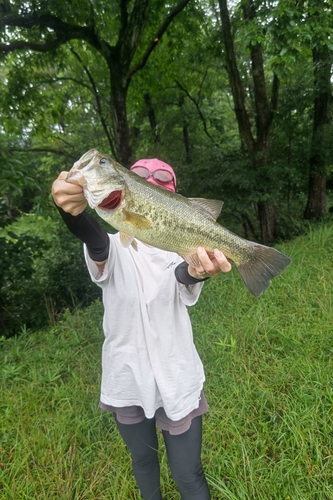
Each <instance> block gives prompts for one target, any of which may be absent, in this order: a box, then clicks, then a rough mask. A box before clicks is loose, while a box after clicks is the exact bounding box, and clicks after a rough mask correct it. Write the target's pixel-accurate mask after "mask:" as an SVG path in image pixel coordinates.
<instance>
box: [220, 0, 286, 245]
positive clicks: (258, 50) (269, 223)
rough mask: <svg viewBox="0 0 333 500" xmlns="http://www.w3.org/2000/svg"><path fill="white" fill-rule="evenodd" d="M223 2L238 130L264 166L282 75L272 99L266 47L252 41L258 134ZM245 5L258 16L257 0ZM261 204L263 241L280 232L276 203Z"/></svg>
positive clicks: (247, 13)
mask: <svg viewBox="0 0 333 500" xmlns="http://www.w3.org/2000/svg"><path fill="white" fill-rule="evenodd" d="M219 5H220V15H221V22H222V36H223V42H224V48H225V58H226V67H227V71H228V77H229V83H230V87H231V91H232V95H233V100H234V106H235V114H236V119H237V123H238V130H239V133H240V136H241V138H242V141H243V142H244V144H245V146H246V149H247V151H248V154H249V157H250V159H251V162H252V168H253V170H260V169H261V168H262V167H264V166H265V165H266V164H267V158H268V153H269V134H270V127H271V124H272V120H273V117H274V113H275V110H276V106H277V98H278V91H279V79H278V77H277V76H276V75H274V78H273V84H272V95H271V100H270V102H269V100H268V97H267V87H266V82H265V72H264V63H263V54H262V47H261V44H260V43H251V45H250V54H251V69H252V81H253V88H254V107H255V132H256V136H255V137H254V136H253V133H252V129H251V122H250V119H249V114H248V111H247V109H246V105H245V91H244V87H243V83H242V80H241V77H240V74H239V71H238V67H237V60H236V54H235V49H234V41H233V37H232V32H231V24H230V18H229V12H228V6H227V0H219ZM242 5H243V11H244V17H245V19H247V20H248V21H250V22H251V21H254V19H255V17H256V11H255V5H254V2H253V0H245V1H244V2H243V4H242ZM269 186H270V179H269V178H267V182H266V183H265V185H262V186H261V190H262V198H263V199H265V198H266V197H267V187H269ZM259 190H260V186H259ZM257 207H258V213H257V215H258V218H259V223H260V229H261V241H262V242H263V243H269V242H272V241H274V239H275V236H276V234H275V233H276V229H275V228H276V215H275V207H274V205H273V203H272V202H271V201H270V200H268V201H261V200H260V199H259V200H258V203H257Z"/></svg>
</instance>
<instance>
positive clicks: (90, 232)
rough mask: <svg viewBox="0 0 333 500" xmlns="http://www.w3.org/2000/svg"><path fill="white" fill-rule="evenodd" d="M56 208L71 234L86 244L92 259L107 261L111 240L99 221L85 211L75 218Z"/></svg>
mask: <svg viewBox="0 0 333 500" xmlns="http://www.w3.org/2000/svg"><path fill="white" fill-rule="evenodd" d="M55 206H56V207H57V209H58V212H59V213H60V215H61V217H62V220H63V221H64V223H65V224H66V226H67V227H68V229H69V230H70V232H71V233H72V234H73V235H74V236H76V237H77V238H79V239H80V240H81V241H83V243H85V244H86V247H87V250H88V253H89V256H90V257H91V259H92V260H94V261H96V262H103V261H104V260H106V259H107V258H108V255H109V246H110V240H109V236H108V233H107V232H106V231H105V230H104V229H103V228H102V227H101V226H100V224H99V223H98V221H97V220H96V219H95V218H94V217H92V216H91V215H90V214H88V212H86V211H85V210H84V211H83V212H81V213H80V214H79V215H76V216H74V215H72V214H69V213H67V212H65V211H64V210H63V209H62V208H61V207H58V205H56V204H55Z"/></svg>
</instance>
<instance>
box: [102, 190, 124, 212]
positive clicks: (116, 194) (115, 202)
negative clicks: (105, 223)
mask: <svg viewBox="0 0 333 500" xmlns="http://www.w3.org/2000/svg"><path fill="white" fill-rule="evenodd" d="M121 200H122V191H112V193H110V194H109V195H108V196H107V197H106V198H104V200H103V201H102V202H101V203H99V205H98V208H102V209H103V210H115V209H116V208H117V207H119V205H120V203H121Z"/></svg>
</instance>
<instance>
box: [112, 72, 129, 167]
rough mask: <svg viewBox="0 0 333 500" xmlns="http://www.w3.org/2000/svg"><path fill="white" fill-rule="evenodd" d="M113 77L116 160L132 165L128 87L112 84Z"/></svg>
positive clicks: (126, 165) (124, 164) (125, 165)
mask: <svg viewBox="0 0 333 500" xmlns="http://www.w3.org/2000/svg"><path fill="white" fill-rule="evenodd" d="M112 82H113V80H112V79H111V118H112V124H113V131H114V141H115V150H116V152H117V158H116V160H117V161H119V163H120V164H121V165H123V166H124V167H130V166H131V165H132V164H133V163H134V161H133V151H132V146H131V144H132V141H131V137H130V130H129V126H128V121H127V107H126V98H127V89H126V88H125V89H124V88H122V87H121V86H118V85H113V84H112Z"/></svg>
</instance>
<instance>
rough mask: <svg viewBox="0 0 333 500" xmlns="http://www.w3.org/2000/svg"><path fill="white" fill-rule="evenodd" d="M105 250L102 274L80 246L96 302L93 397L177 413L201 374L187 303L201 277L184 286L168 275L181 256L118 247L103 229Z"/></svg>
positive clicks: (191, 401)
mask: <svg viewBox="0 0 333 500" xmlns="http://www.w3.org/2000/svg"><path fill="white" fill-rule="evenodd" d="M109 237H110V251H109V258H108V260H107V262H106V265H105V268H104V272H103V275H102V276H99V274H98V268H97V266H96V264H95V263H94V262H93V261H92V260H91V258H90V257H89V255H88V252H87V249H86V248H85V258H86V262H87V266H88V270H89V272H90V276H91V279H92V280H93V281H94V282H95V283H96V284H97V285H98V286H100V287H101V288H102V291H103V303H104V319H103V329H104V335H105V340H104V344H103V350H102V383H101V401H102V402H103V403H104V404H106V405H111V406H116V407H124V406H133V405H136V406H141V407H142V408H143V409H144V412H145V415H146V417H147V418H152V417H153V416H154V414H155V411H156V410H157V408H160V407H163V408H164V410H165V412H166V414H167V416H168V417H169V418H170V419H171V420H179V419H181V418H183V417H185V416H186V415H188V414H189V413H190V412H191V411H192V410H194V409H195V408H197V407H198V405H199V398H200V393H201V390H202V387H203V383H204V380H205V376H204V370H203V366H202V363H201V360H200V358H199V355H198V353H197V350H196V348H195V346H194V343H193V333H192V326H191V322H190V318H189V315H188V312H187V306H191V305H194V304H195V303H196V302H197V300H198V298H199V295H200V292H201V288H202V283H197V284H195V285H190V286H185V285H182V284H180V283H179V282H178V281H177V280H176V278H175V274H174V270H175V267H176V266H177V265H178V264H179V263H180V262H182V259H181V257H179V256H178V255H177V254H175V253H172V252H165V251H163V250H160V249H157V248H151V247H147V246H146V245H144V244H143V243H141V242H140V241H138V242H137V243H138V251H135V250H134V249H133V248H132V247H129V248H127V249H126V248H124V247H123V246H122V244H121V242H120V238H119V235H118V234H116V235H109Z"/></svg>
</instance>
